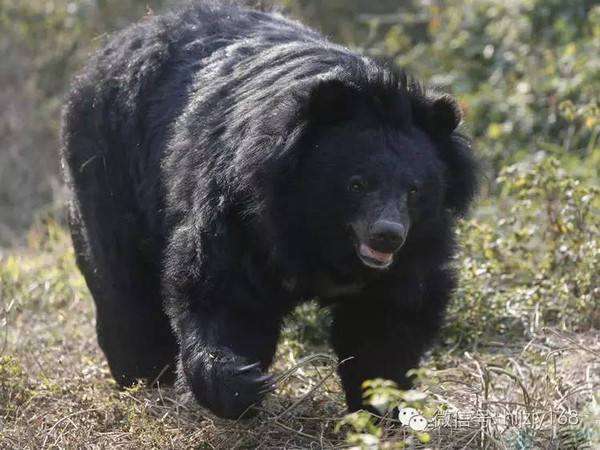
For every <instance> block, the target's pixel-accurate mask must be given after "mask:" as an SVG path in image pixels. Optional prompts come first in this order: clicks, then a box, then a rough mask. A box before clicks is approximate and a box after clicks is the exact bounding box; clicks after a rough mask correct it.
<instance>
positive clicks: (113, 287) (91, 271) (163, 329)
mask: <svg viewBox="0 0 600 450" xmlns="http://www.w3.org/2000/svg"><path fill="white" fill-rule="evenodd" d="M94 213H95V211H88V214H94ZM92 219H93V217H92ZM98 221H99V226H96V223H98ZM69 222H70V228H71V235H72V238H73V246H74V248H75V256H76V260H77V265H78V266H79V268H80V270H81V272H82V274H83V275H84V278H85V280H86V282H87V285H88V287H89V289H90V292H91V293H92V297H93V299H94V303H95V305H96V331H97V335H98V343H99V345H100V348H101V349H102V351H103V352H104V354H105V355H106V358H107V360H108V365H109V367H110V371H111V373H112V375H113V377H114V378H115V380H116V381H117V383H118V384H119V385H121V386H130V385H132V384H134V383H135V382H136V381H137V380H144V381H147V382H153V381H154V380H157V379H158V378H160V381H161V382H163V383H171V382H173V381H174V378H175V366H176V364H175V361H176V357H177V351H178V345H177V341H176V340H175V337H174V335H173V332H172V330H171V327H170V324H169V320H168V318H167V316H166V315H165V313H164V312H163V309H162V303H161V299H160V295H159V288H158V276H157V275H156V276H155V275H154V274H155V270H153V269H152V268H151V267H147V264H144V262H143V261H144V260H146V258H144V257H143V255H141V254H140V252H138V251H135V250H134V249H133V248H132V243H135V242H138V241H137V240H136V238H138V237H137V236H135V232H134V230H135V229H136V227H133V226H130V227H126V228H123V227H120V228H118V227H114V226H111V223H110V221H109V220H108V218H107V215H105V216H103V217H102V218H96V219H94V220H91V219H88V220H87V221H86V222H84V221H83V220H82V216H81V212H80V208H79V207H78V204H77V200H74V201H73V202H72V204H71V205H70V209H69ZM127 222H128V221H123V222H121V223H127ZM129 222H131V221H129ZM128 230H129V231H128ZM138 239H139V238H138Z"/></svg>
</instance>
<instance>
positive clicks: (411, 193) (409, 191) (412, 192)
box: [408, 184, 419, 197]
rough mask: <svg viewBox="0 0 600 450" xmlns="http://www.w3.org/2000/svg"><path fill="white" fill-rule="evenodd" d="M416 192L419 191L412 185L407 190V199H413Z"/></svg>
mask: <svg viewBox="0 0 600 450" xmlns="http://www.w3.org/2000/svg"><path fill="white" fill-rule="evenodd" d="M418 192H419V190H418V189H417V186H415V185H414V184H413V185H412V186H410V187H409V188H408V196H409V197H414V196H415V195H417V193H418Z"/></svg>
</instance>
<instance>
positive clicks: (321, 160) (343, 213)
mask: <svg viewBox="0 0 600 450" xmlns="http://www.w3.org/2000/svg"><path fill="white" fill-rule="evenodd" d="M306 155H307V156H306V157H305V159H304V162H303V170H302V171H303V174H302V175H301V177H302V183H303V189H302V192H303V194H302V195H303V197H304V198H303V202H302V203H303V204H304V205H305V209H306V213H307V214H306V217H307V221H310V224H308V225H309V228H310V230H311V231H310V234H311V236H310V240H311V242H316V243H317V246H316V247H315V248H316V249H317V250H316V252H318V253H319V257H320V259H321V260H323V261H324V262H326V263H328V264H330V265H336V266H340V265H344V266H345V268H346V269H347V268H348V267H350V266H354V265H357V264H358V265H360V266H362V267H366V268H368V269H370V270H375V271H379V270H385V269H387V268H389V267H390V266H392V264H393V263H394V260H395V259H396V257H397V255H398V254H399V252H401V251H402V248H403V246H404V245H405V243H406V242H407V241H408V240H410V239H411V236H413V235H415V233H416V234H418V232H419V228H421V227H423V225H424V223H426V222H431V221H435V220H436V218H437V217H438V216H439V212H440V210H441V209H442V204H443V197H444V192H443V186H444V182H443V165H442V163H441V161H440V160H439V158H438V157H437V155H436V150H435V146H434V142H433V140H432V139H430V138H429V137H428V136H427V134H426V133H424V132H422V131H421V130H419V129H417V128H414V127H413V128H410V129H408V130H406V131H398V130H386V129H365V130H362V131H360V130H359V131H357V130H356V129H355V128H354V127H353V126H352V125H351V124H349V125H347V126H345V127H339V128H334V129H329V130H326V131H324V132H322V133H321V135H320V137H318V138H317V139H316V140H315V141H314V143H313V145H312V146H311V148H310V149H307V150H306ZM350 262H351V263H350Z"/></svg>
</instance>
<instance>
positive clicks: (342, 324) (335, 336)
mask: <svg viewBox="0 0 600 450" xmlns="http://www.w3.org/2000/svg"><path fill="white" fill-rule="evenodd" d="M432 280H433V281H435V283H434V284H430V283H427V282H423V281H420V280H418V279H406V278H405V280H404V282H402V281H401V280H398V282H395V283H382V284H381V285H379V286H375V287H373V288H371V289H368V290H366V291H365V292H364V293H363V294H362V295H361V296H356V297H352V298H347V299H344V300H341V301H339V302H338V303H337V304H336V305H335V306H334V309H333V327H332V337H331V341H332V345H333V347H334V349H335V351H336V353H337V355H338V357H339V359H340V361H343V360H346V361H345V362H343V363H342V364H340V367H339V369H338V371H339V375H340V378H341V380H342V385H343V387H344V391H345V393H346V403H347V405H348V409H349V410H350V411H356V410H358V409H362V408H365V405H364V401H363V397H362V383H363V382H364V381H365V380H370V379H374V378H384V379H387V380H392V381H394V382H396V383H397V384H398V386H399V387H400V388H401V389H408V388H410V385H411V382H410V380H409V378H408V377H407V375H406V372H407V371H408V370H410V369H412V368H415V367H417V365H418V363H419V359H420V357H421V355H422V354H423V353H424V351H425V350H426V349H427V347H428V345H429V344H430V343H431V341H432V339H433V337H434V336H435V335H436V333H437V331H438V330H439V328H440V325H441V320H442V317H443V314H444V311H445V308H446V303H447V300H448V297H449V294H450V291H451V289H452V285H453V279H452V275H451V273H446V272H443V271H440V272H438V273H437V274H436V275H435V276H433V277H432V278H431V280H430V281H432ZM366 409H370V408H366Z"/></svg>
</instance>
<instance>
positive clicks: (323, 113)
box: [306, 80, 358, 125]
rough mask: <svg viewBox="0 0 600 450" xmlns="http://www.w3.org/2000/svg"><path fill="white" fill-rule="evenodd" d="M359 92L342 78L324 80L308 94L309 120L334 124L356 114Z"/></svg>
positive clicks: (322, 123) (323, 123) (319, 123)
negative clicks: (341, 79)
mask: <svg viewBox="0 0 600 450" xmlns="http://www.w3.org/2000/svg"><path fill="white" fill-rule="evenodd" d="M357 101H358V92H357V91H356V89H354V88H353V87H352V86H348V85H347V84H345V83H344V82H343V81H340V80H327V81H322V82H320V83H319V84H317V85H316V86H314V87H313V88H312V89H311V91H310V93H309V96H308V104H307V109H306V111H307V114H308V120H309V121H310V122H312V123H315V124H317V125H333V124H335V123H339V122H343V121H346V120H349V119H351V118H352V117H353V115H354V114H355V110H356V107H357Z"/></svg>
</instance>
